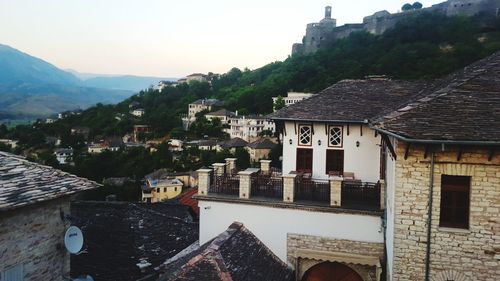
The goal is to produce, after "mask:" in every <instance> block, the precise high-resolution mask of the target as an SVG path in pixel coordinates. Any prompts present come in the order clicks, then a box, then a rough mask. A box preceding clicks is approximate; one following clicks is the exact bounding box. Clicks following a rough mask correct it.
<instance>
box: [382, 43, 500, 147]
mask: <svg viewBox="0 0 500 281" xmlns="http://www.w3.org/2000/svg"><path fill="white" fill-rule="evenodd" d="M374 123H375V126H376V127H377V128H380V129H384V130H386V131H389V132H391V133H395V134H397V135H399V136H402V137H405V138H409V139H419V140H438V141H439V140H441V141H443V140H446V141H487V142H496V143H498V142H499V141H500V52H499V53H496V54H494V55H492V56H490V57H487V58H485V59H483V60H480V61H478V62H476V63H474V64H472V65H470V66H468V67H466V68H464V69H462V70H461V71H458V72H456V73H454V74H452V75H450V76H449V77H447V78H446V79H444V80H443V81H441V82H440V84H439V86H438V87H437V88H435V89H433V90H432V91H429V92H428V93H427V94H426V95H424V96H420V97H419V98H418V99H414V100H412V101H410V102H408V103H406V104H404V105H402V106H400V107H399V108H398V109H397V110H395V111H393V112H390V113H389V114H385V115H384V116H383V117H382V118H378V119H377V120H375V122H374Z"/></svg>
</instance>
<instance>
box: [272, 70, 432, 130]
mask: <svg viewBox="0 0 500 281" xmlns="http://www.w3.org/2000/svg"><path fill="white" fill-rule="evenodd" d="M431 85H432V83H429V82H422V81H399V80H390V79H376V78H374V79H367V80H343V81H340V82H339V83H337V84H334V85H333V86H330V87H329V88H326V89H325V90H323V91H321V92H319V93H318V94H317V95H315V96H313V97H311V98H309V99H305V100H303V101H300V102H298V103H295V104H293V105H290V106H288V107H285V108H283V109H281V110H278V111H276V112H274V113H272V114H270V115H268V116H267V117H268V118H269V119H273V120H292V121H293V120H297V121H299V120H301V121H318V122H339V123H351V122H352V123H363V122H365V121H367V120H370V119H372V118H374V117H376V116H378V115H379V114H381V113H382V112H384V111H388V110H391V109H394V108H397V106H399V105H401V104H403V103H404V102H405V101H407V100H408V99H410V98H411V97H414V96H418V95H419V94H421V92H422V91H424V90H426V89H427V88H428V87H429V86H431Z"/></svg>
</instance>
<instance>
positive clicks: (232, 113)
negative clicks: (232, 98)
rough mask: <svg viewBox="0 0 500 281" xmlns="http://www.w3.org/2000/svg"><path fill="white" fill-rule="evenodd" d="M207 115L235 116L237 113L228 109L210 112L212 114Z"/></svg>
mask: <svg viewBox="0 0 500 281" xmlns="http://www.w3.org/2000/svg"><path fill="white" fill-rule="evenodd" d="M205 115H209V116H222V117H223V116H235V113H234V112H232V111H229V110H227V109H221V110H217V111H214V112H210V113H207V114H205Z"/></svg>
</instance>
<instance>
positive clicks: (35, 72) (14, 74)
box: [0, 45, 134, 119]
mask: <svg viewBox="0 0 500 281" xmlns="http://www.w3.org/2000/svg"><path fill="white" fill-rule="evenodd" d="M133 93H134V92H133V91H127V90H110V89H102V88H97V87H89V86H87V85H85V82H84V81H82V80H80V79H79V78H77V77H76V76H75V75H73V74H71V73H68V72H66V71H63V70H61V69H59V68H57V67H55V66H54V65H52V64H50V63H48V62H46V61H44V60H41V59H39V58H36V57H33V56H30V55H28V54H26V53H23V52H21V51H19V50H16V49H14V48H12V47H9V46H6V45H0V119H18V118H29V119H34V118H41V117H46V116H48V115H52V114H55V113H58V112H61V111H65V110H71V109H77V108H86V107H89V106H92V105H94V104H96V103H116V102H119V101H121V100H123V99H125V98H127V97H129V96H130V95H132V94H133Z"/></svg>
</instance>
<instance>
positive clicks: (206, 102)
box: [191, 99, 224, 106]
mask: <svg viewBox="0 0 500 281" xmlns="http://www.w3.org/2000/svg"><path fill="white" fill-rule="evenodd" d="M191 104H202V105H210V106H212V105H215V106H222V105H223V104H224V102H223V101H220V100H218V99H199V100H197V101H195V102H193V103H191Z"/></svg>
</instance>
